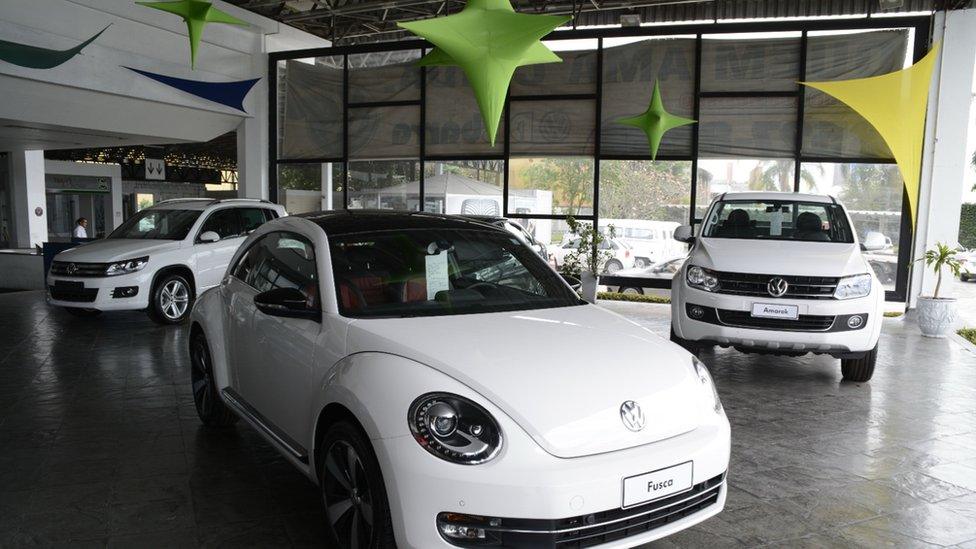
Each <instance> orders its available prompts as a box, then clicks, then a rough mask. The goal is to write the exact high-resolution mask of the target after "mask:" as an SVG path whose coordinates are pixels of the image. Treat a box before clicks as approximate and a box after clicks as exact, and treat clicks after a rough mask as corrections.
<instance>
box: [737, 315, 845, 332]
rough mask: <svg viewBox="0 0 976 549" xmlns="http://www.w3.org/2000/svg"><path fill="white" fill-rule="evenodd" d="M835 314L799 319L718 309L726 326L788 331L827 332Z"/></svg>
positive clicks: (808, 316)
mask: <svg viewBox="0 0 976 549" xmlns="http://www.w3.org/2000/svg"><path fill="white" fill-rule="evenodd" d="M835 318H836V317H833V316H816V315H800V318H799V319H797V320H784V319H779V318H756V317H754V316H752V313H750V312H749V311H726V310H723V309H719V310H718V320H719V322H721V323H722V324H725V325H726V326H737V327H742V328H761V329H767V330H780V331H787V332H826V331H828V330H830V328H831V326H833V325H834V319H835Z"/></svg>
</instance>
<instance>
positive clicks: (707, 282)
mask: <svg viewBox="0 0 976 549" xmlns="http://www.w3.org/2000/svg"><path fill="white" fill-rule="evenodd" d="M685 280H686V281H687V282H688V285H689V286H691V287H692V288H698V289H699V290H705V291H706V292H714V291H716V290H718V276H717V275H716V274H715V271H712V270H709V269H706V268H704V267H699V266H698V265H692V266H690V267H688V272H687V273H686V274H685Z"/></svg>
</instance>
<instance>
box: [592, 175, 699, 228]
mask: <svg viewBox="0 0 976 549" xmlns="http://www.w3.org/2000/svg"><path fill="white" fill-rule="evenodd" d="M690 183H691V163H690V162H668V161H660V162H649V161H646V160H610V161H603V162H601V163H600V217H603V218H607V219H654V220H658V221H676V222H678V223H687V218H688V211H687V210H680V209H676V208H669V207H668V205H673V204H685V205H687V204H689V202H690V194H691V193H690V188H689V187H690Z"/></svg>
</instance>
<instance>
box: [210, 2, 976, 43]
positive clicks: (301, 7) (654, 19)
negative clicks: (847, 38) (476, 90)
mask: <svg viewBox="0 0 976 549" xmlns="http://www.w3.org/2000/svg"><path fill="white" fill-rule="evenodd" d="M229 1H230V2H231V3H233V4H236V5H238V6H240V7H242V8H246V9H248V10H251V11H253V12H256V13H259V14H261V15H264V16H266V17H270V18H272V19H277V20H279V21H283V22H285V23H288V24H289V25H292V26H295V27H298V28H300V29H302V30H305V31H307V32H310V33H312V34H316V35H319V36H322V37H324V38H327V39H329V40H332V41H333V42H334V43H336V44H337V45H341V44H353V43H360V42H372V41H381V40H383V41H385V40H398V39H401V38H403V37H405V36H406V33H405V32H404V31H402V30H400V29H399V28H398V27H397V26H396V23H397V22H398V21H411V20H414V19H425V18H429V17H436V16H441V15H447V14H450V13H455V12H457V11H459V10H461V8H463V7H464V4H465V2H464V1H463V0H229ZM971 3H972V2H971V0H512V5H513V6H514V7H515V9H516V10H518V11H521V12H525V13H545V14H572V15H575V19H574V21H575V24H576V25H577V26H591V25H618V24H630V25H636V24H639V23H668V22H677V21H710V20H724V19H756V18H772V17H823V16H831V15H833V16H839V15H858V14H866V13H872V14H879V13H906V12H919V11H930V10H933V9H942V8H948V9H956V8H959V7H963V6H966V5H969V4H971Z"/></svg>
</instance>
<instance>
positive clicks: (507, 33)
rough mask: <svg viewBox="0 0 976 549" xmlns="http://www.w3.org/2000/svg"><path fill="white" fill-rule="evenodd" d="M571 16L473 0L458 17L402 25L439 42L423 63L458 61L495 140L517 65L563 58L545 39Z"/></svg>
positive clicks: (499, 1)
mask: <svg viewBox="0 0 976 549" xmlns="http://www.w3.org/2000/svg"><path fill="white" fill-rule="evenodd" d="M570 19H572V17H570V16H568V15H565V16H564V15H528V14H524V13H516V12H515V10H514V9H513V8H512V5H511V4H510V3H509V1H508V0H469V1H468V3H467V5H465V6H464V9H463V10H461V11H460V12H459V13H456V14H454V15H448V16H447V17H438V18H435V19H425V20H421V21H411V22H407V23H399V26H400V27H403V28H405V29H407V30H409V31H410V32H412V33H414V34H416V35H418V36H420V37H422V38H425V39H427V40H428V41H429V42H431V43H432V44H434V46H436V47H435V48H434V49H433V50H432V51H431V52H430V53H429V54H427V55H426V56H425V57H424V58H423V59H421V60H420V64H421V65H457V66H459V67H461V69H462V70H463V71H464V74H465V76H467V77H468V83H470V84H471V88H472V89H473V90H474V94H475V99H477V101H478V108H479V109H480V110H481V117H482V119H483V120H484V122H485V129H486V130H487V131H488V139H489V140H490V141H491V144H492V145H494V144H495V137H496V135H497V134H498V123H499V122H500V121H501V117H502V110H503V109H504V108H505V96H506V95H507V93H508V85H509V84H510V83H511V81H512V75H513V74H515V69H517V68H518V67H521V66H525V65H534V64H538V63H557V62H561V61H562V59H560V58H559V56H558V55H556V54H555V53H553V52H552V51H551V50H550V49H549V48H547V47H546V46H545V44H543V43H542V42H541V41H540V40H541V39H542V37H544V36H545V35H547V34H549V33H550V32H552V30H553V29H555V28H556V27H558V26H560V25H562V24H563V23H566V22H567V21H569V20H570Z"/></svg>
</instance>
